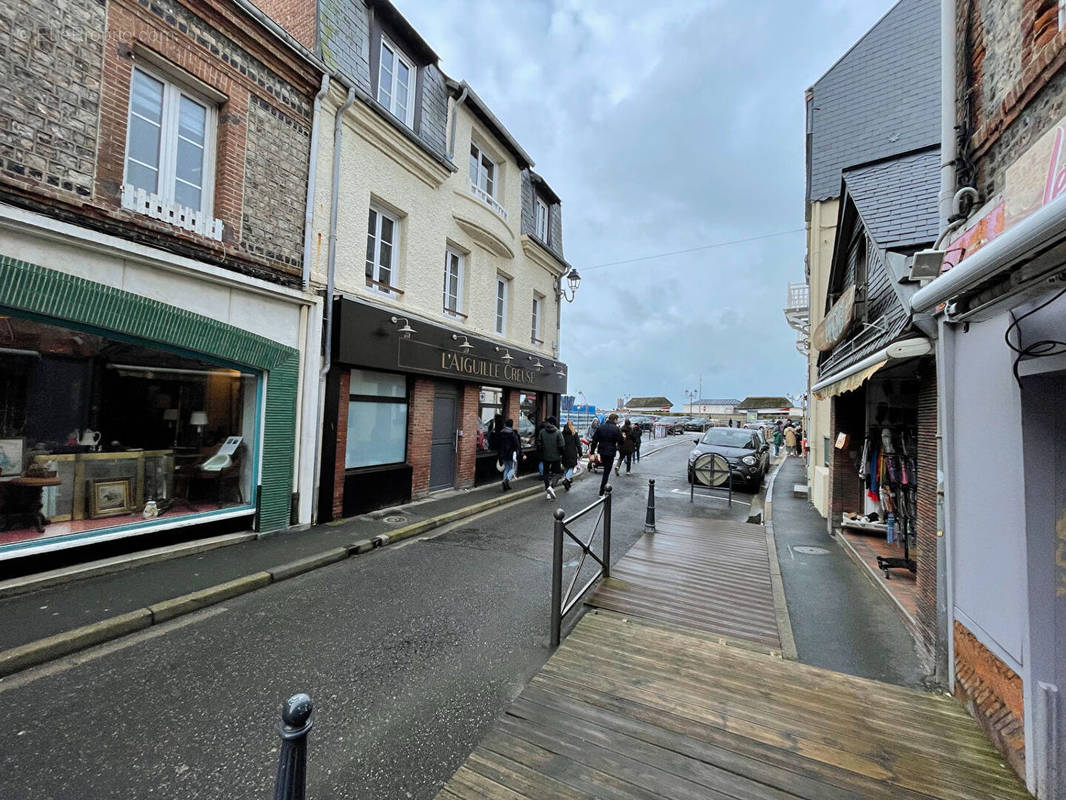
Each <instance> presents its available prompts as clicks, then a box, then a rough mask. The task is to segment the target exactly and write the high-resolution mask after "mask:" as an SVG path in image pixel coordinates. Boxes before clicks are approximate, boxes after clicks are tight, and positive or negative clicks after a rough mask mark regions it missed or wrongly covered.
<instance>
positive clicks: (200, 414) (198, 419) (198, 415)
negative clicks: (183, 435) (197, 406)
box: [189, 411, 207, 425]
mask: <svg viewBox="0 0 1066 800" xmlns="http://www.w3.org/2000/svg"><path fill="white" fill-rule="evenodd" d="M189 424H190V425H206V424H207V412H206V411H194V412H192V414H190V415H189Z"/></svg>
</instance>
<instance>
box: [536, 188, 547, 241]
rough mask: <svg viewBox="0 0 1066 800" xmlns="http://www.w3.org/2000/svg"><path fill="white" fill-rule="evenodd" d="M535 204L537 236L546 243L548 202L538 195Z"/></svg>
mask: <svg viewBox="0 0 1066 800" xmlns="http://www.w3.org/2000/svg"><path fill="white" fill-rule="evenodd" d="M536 205H537V211H536V224H537V238H538V239H540V240H541V241H542V242H544V244H548V243H549V242H548V213H549V212H548V204H547V203H545V202H544V201H543V200H541V199H540V198H539V197H538V198H537V203H536Z"/></svg>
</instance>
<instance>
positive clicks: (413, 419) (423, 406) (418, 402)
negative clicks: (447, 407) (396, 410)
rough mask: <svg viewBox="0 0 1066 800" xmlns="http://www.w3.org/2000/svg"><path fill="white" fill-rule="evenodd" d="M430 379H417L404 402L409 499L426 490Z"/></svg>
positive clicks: (430, 442) (430, 430)
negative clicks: (409, 468) (409, 481)
mask: <svg viewBox="0 0 1066 800" xmlns="http://www.w3.org/2000/svg"><path fill="white" fill-rule="evenodd" d="M435 391H436V386H435V384H434V382H433V380H432V379H431V378H416V379H415V381H414V385H413V386H412V387H411V395H410V398H409V399H408V402H407V463H408V464H410V465H411V496H412V497H417V496H419V495H424V494H426V492H428V491H429V461H430V452H431V450H432V447H433V396H434V394H435Z"/></svg>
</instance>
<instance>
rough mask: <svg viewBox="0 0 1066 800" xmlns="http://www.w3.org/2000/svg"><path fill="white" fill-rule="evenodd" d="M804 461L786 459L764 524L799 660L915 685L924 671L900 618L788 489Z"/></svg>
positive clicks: (796, 480)
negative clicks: (768, 529)
mask: <svg viewBox="0 0 1066 800" xmlns="http://www.w3.org/2000/svg"><path fill="white" fill-rule="evenodd" d="M806 482H807V481H806V477H805V476H804V471H803V461H802V459H799V458H792V457H787V458H785V459H784V461H783V462H782V464H781V467H780V469H779V470H778V472H777V473H776V475H775V476H774V478H773V483H772V485H771V486H770V487H769V489H768V491H769V493H770V494H771V497H772V502H771V503H770V513H771V517H770V522H769V525H770V526H772V528H773V532H774V537H775V539H776V541H777V556H778V561H779V562H780V564H781V575H782V580H783V581H784V585H785V596H786V597H787V598H788V610H789V615H790V617H791V620H792V630H793V633H794V635H795V637H796V648H797V651H798V655H799V660H800V661H802V662H803V663H804V664H811V665H812V666H818V667H825V668H826V669H831V670H834V671H836V672H845V673H847V674H849V675H856V676H859V677H863V678H873V679H875V680H880V681H886V682H888V683H895V684H897V685H900V686H910V687H914V688H920V687H922V686H923V682H924V678H925V676H926V673H925V670H924V669H923V667H922V664H921V662H920V661H919V659H918V656H917V654H916V652H915V647H914V640H913V638H912V637H911V635H910V633H909V631H908V630H907V627H906V625H905V624H904V622H903V618H902V617H901V616H900V614H899V612H898V611H897V609H896V608H894V607H893V605H892V603H891V602H890V601H889V599H888V597H886V596H885V595H884V594H883V593H882V592H881V591H880V590H879V589H878V588H877V587H876V586H874V585H873V583H872V581H871V580H869V577H868V576H867V575H866V574H864V572H863V570H862V569H861V568H860V567H859V566H858V565H856V564H855V562H854V561H852V559H851V558H850V557H849V556H848V554H847V553H846V552H845V551H844V548H843V547H842V546H838V543H837V542H835V541H834V539H833V538H832V537H830V536H829V535H828V534H827V533H826V527H825V520H824V519H823V518H822V516H821V515H820V514H819V513H818V512H817V511H816V510H815V509H814V506H812V505H811V504H810V502H808V500H807V498H805V497H795V496H794V495H793V494H792V487H793V486H795V485H796V484H798V483H802V484H806Z"/></svg>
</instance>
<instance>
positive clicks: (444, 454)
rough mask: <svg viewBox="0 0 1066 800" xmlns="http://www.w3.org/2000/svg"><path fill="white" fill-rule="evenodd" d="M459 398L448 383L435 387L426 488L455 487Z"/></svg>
mask: <svg viewBox="0 0 1066 800" xmlns="http://www.w3.org/2000/svg"><path fill="white" fill-rule="evenodd" d="M458 406H459V397H458V394H457V393H456V391H455V389H454V388H453V387H450V386H438V387H437V393H436V395H434V397H433V442H432V447H431V448H430V456H429V488H430V490H433V489H451V488H452V487H453V486H455V452H456V450H457V449H458V446H459V427H458V410H459V409H458Z"/></svg>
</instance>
